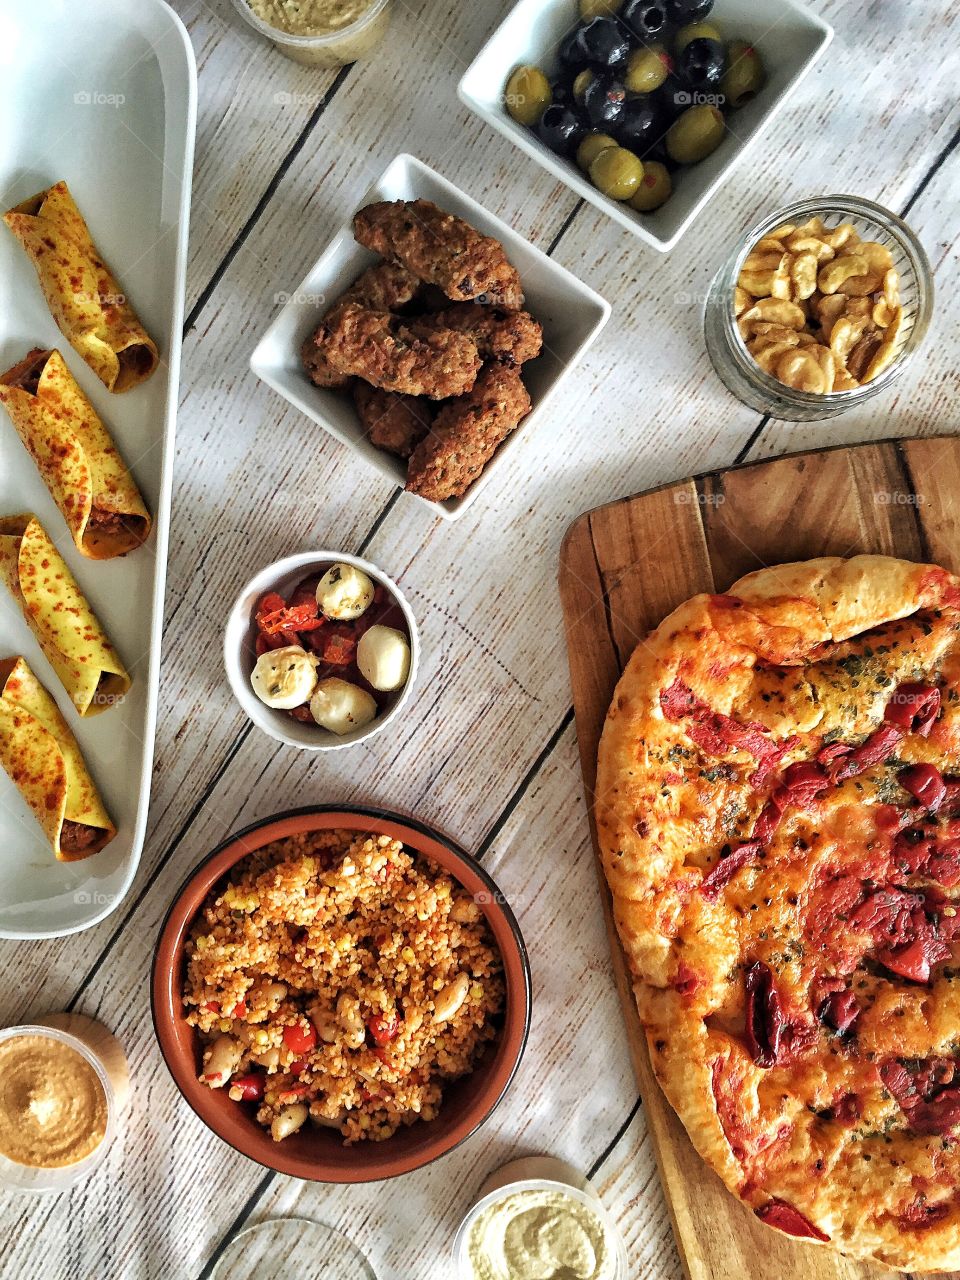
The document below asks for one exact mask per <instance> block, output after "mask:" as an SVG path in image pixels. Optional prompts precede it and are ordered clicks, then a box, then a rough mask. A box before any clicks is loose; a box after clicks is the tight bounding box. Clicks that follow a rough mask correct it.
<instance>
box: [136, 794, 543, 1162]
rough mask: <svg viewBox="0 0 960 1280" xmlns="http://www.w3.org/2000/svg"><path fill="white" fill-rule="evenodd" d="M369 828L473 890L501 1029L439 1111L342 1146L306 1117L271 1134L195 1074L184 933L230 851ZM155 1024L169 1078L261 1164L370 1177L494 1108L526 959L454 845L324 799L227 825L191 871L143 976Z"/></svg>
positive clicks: (508, 918)
mask: <svg viewBox="0 0 960 1280" xmlns="http://www.w3.org/2000/svg"><path fill="white" fill-rule="evenodd" d="M330 829H340V830H348V831H375V832H378V833H383V834H385V835H388V836H392V837H394V838H396V839H398V840H402V841H403V843H404V844H405V845H407V846H408V848H410V849H412V850H414V851H415V852H417V853H421V854H424V855H426V856H427V857H428V858H431V859H432V860H433V861H434V862H435V863H436V864H437V865H438V866H439V867H441V868H442V869H443V870H444V871H446V872H447V873H448V874H449V875H451V876H453V877H454V879H456V880H457V881H458V882H459V883H460V884H462V885H463V886H464V887H465V888H467V889H468V890H469V891H470V892H471V893H472V894H473V895H474V897H475V899H476V901H477V903H478V905H479V906H480V909H481V910H482V911H483V913H484V915H485V916H486V918H487V922H488V923H489V925H490V929H491V931H492V933H493V936H494V939H495V941H496V944H497V947H498V948H499V950H500V954H501V956H502V957H503V965H504V973H505V978H506V991H507V994H506V1008H505V1014H504V1022H503V1027H502V1029H501V1031H500V1034H499V1036H498V1038H497V1039H496V1040H495V1041H493V1042H492V1043H491V1044H490V1045H489V1046H488V1048H487V1050H486V1051H485V1053H484V1055H483V1057H482V1058H481V1059H480V1061H479V1062H478V1064H477V1066H476V1067H475V1068H474V1070H473V1071H472V1072H471V1074H470V1075H467V1076H464V1077H463V1078H462V1079H460V1080H456V1081H454V1082H452V1083H451V1084H449V1085H447V1086H446V1087H445V1088H444V1092H443V1101H442V1103H441V1106H440V1113H439V1115H438V1116H437V1118H436V1119H435V1120H432V1121H423V1122H418V1123H416V1124H413V1125H410V1126H409V1127H406V1126H405V1127H403V1128H402V1129H400V1130H399V1131H398V1132H397V1133H395V1134H394V1136H393V1137H392V1138H388V1139H387V1140H386V1141H385V1142H362V1143H359V1144H357V1145H356V1146H351V1147H346V1146H344V1145H343V1138H342V1137H341V1136H340V1134H339V1133H337V1132H336V1131H334V1130H330V1129H322V1128H318V1127H313V1126H308V1127H305V1128H304V1129H303V1130H301V1131H300V1132H298V1133H295V1134H292V1135H291V1136H290V1137H289V1138H284V1140H283V1141H282V1142H274V1141H273V1139H272V1138H271V1137H270V1134H269V1132H268V1131H267V1130H266V1129H264V1128H262V1127H261V1126H260V1125H258V1124H257V1122H256V1119H255V1118H254V1109H253V1108H252V1107H251V1106H249V1105H248V1104H244V1103H242V1102H233V1101H231V1099H230V1098H229V1097H228V1096H227V1093H226V1090H224V1089H209V1088H207V1086H206V1085H202V1084H200V1082H199V1081H198V1080H197V1074H198V1072H199V1070H200V1057H201V1046H200V1038H199V1036H198V1034H197V1032H196V1031H195V1030H194V1028H193V1027H190V1026H188V1025H187V1022H186V1018H185V1017H184V1008H183V1004H182V1001H181V992H182V990H183V979H184V972H185V967H186V966H185V959H184V950H183V949H184V943H185V941H186V938H187V935H188V933H189V930H190V925H191V924H192V922H193V919H194V917H195V916H196V914H197V912H198V911H199V909H200V907H201V906H202V904H203V901H204V899H205V898H206V896H207V894H208V893H209V892H210V890H211V889H212V888H213V887H214V886H215V885H216V884H217V882H218V881H220V880H222V879H223V878H224V877H225V876H226V874H227V873H228V872H229V871H230V869H231V868H232V867H233V866H234V864H235V863H237V862H239V861H240V859H241V858H243V857H245V856H246V855H247V854H249V853H252V852H253V851H254V850H256V849H260V848H262V847H263V846H264V845H266V844H269V843H270V842H271V841H273V840H281V839H284V838H285V837H288V836H292V835H296V834H298V833H300V832H303V831H326V830H330ZM151 1002H152V1007H153V1024H154V1027H155V1029H156V1033H157V1039H158V1040H159V1042H160V1051H161V1053H162V1054H163V1057H164V1059H165V1061H166V1064H167V1066H168V1068H169V1069H170V1073H171V1075H172V1076H173V1079H174V1082H175V1083H176V1086H177V1088H178V1089H179V1090H180V1092H181V1093H182V1094H183V1096H184V1098H186V1100H187V1102H188V1103H189V1104H190V1106H191V1107H192V1108H193V1110H194V1111H195V1112H196V1113H197V1115H198V1116H199V1117H200V1119H201V1120H202V1121H203V1122H204V1124H206V1125H207V1126H208V1128H210V1129H212V1130H213V1132H214V1133H215V1134H217V1135H218V1137H220V1138H222V1139H223V1140H224V1142H228V1143H229V1144H230V1146H232V1147H235V1148H236V1150H237V1151H239V1152H241V1153H242V1154H243V1155H245V1156H248V1157H249V1158H250V1159H251V1160H256V1161H257V1163H258V1164H261V1165H263V1166H265V1167H266V1168H268V1169H275V1170H276V1171H277V1172H278V1173H286V1174H290V1175H291V1176H292V1177H295V1178H307V1179H310V1180H312V1181H314V1182H372V1181H376V1180H378V1179H381V1178H393V1177H396V1176H397V1175H398V1174H401V1173H410V1172H411V1171H412V1170H414V1169H420V1168H422V1167H423V1166H424V1165H427V1164H430V1163H431V1162H432V1161H434V1160H436V1159H438V1158H439V1157H440V1156H442V1155H446V1153H447V1152H448V1151H452V1150H453V1148H454V1147H456V1146H458V1145H459V1144H460V1143H461V1142H463V1141H464V1139H465V1138H468V1137H469V1136H470V1134H472V1133H473V1132H474V1131H475V1130H476V1129H478V1128H479V1127H480V1125H482V1124H483V1122H484V1121H485V1120H487V1119H488V1118H489V1116H490V1115H491V1114H492V1113H493V1111H494V1109H495V1108H496V1106H497V1104H498V1103H499V1102H500V1099H501V1098H502V1097H503V1095H504V1094H505V1093H506V1090H507V1088H508V1087H509V1085H510V1081H511V1080H512V1079H513V1076H514V1074H515V1072H516V1070H517V1067H518V1066H519V1064H520V1059H521V1057H522V1056H523V1051H524V1048H525V1047H526V1042H527V1034H528V1031H529V1027H530V966H529V963H528V961H527V952H526V948H525V946H524V942H523V937H522V936H521V933H520V928H519V926H518V924H517V921H516V919H515V918H514V915H513V912H512V911H511V910H510V908H509V907H508V906H507V904H506V902H505V901H504V898H503V895H502V894H501V893H500V891H499V890H498V889H497V886H496V885H495V884H494V882H493V880H491V878H490V877H489V876H488V875H487V873H486V872H485V871H484V870H483V869H482V867H480V865H479V864H478V863H477V862H475V861H474V859H473V858H471V857H470V856H469V855H468V854H467V853H465V852H464V851H463V850H462V849H459V848H458V847H457V846H456V845H455V844H453V843H452V842H451V841H449V840H447V839H445V838H444V837H443V836H441V835H439V834H437V833H436V832H433V831H431V830H429V829H428V828H427V827H424V826H422V825H421V824H419V823H418V822H416V821H414V820H413V819H410V818H403V817H400V816H399V815H397V814H392V813H387V812H384V811H383V810H379V809H365V808H351V809H337V808H334V807H332V806H326V807H323V806H321V807H318V808H311V809H295V810H292V811H290V812H289V813H283V814H278V815H277V816H276V817H273V818H267V819H266V820H264V821H263V822H258V823H256V824H255V825H254V826H251V827H247V828H246V830H245V831H241V832H239V833H238V834H237V835H234V836H231V837H230V839H229V840H227V841H226V842H225V843H224V844H221V845H220V846H219V848H217V849H215V850H214V851H213V853H211V854H210V855H209V856H208V857H207V858H205V859H204V860H203V862H201V863H200V865H199V866H198V867H196V868H195V869H194V870H193V871H192V872H191V873H190V875H189V876H188V877H187V879H186V881H185V882H184V884H183V885H182V886H181V887H180V889H179V890H178V891H177V894H176V896H175V898H174V900H173V904H172V906H171V907H170V910H169V912H168V913H167V917H166V919H165V920H164V922H163V925H162V927H161V929H160V937H159V941H158V943H157V949H156V953H155V955H154V960H153V973H152V978H151Z"/></svg>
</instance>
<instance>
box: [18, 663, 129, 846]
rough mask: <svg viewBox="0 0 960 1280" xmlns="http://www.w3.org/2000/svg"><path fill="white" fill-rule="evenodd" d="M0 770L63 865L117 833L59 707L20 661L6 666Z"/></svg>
mask: <svg viewBox="0 0 960 1280" xmlns="http://www.w3.org/2000/svg"><path fill="white" fill-rule="evenodd" d="M0 766H2V767H3V769H4V771H5V772H6V773H7V774H8V775H9V776H10V779H11V781H12V782H13V784H14V786H15V787H16V788H17V790H18V791H19V792H20V794H21V795H22V796H23V798H24V800H26V802H27V804H28V805H29V806H30V808H31V809H32V811H33V814H34V816H35V817H36V819H37V821H38V822H39V824H40V826H41V827H42V828H43V833H44V835H45V836H46V837H47V840H49V842H50V846H51V848H52V849H53V852H54V853H55V854H56V856H57V858H58V859H59V860H60V861H61V862H76V861H79V860H80V859H81V858H87V857H89V856H90V855H91V854H93V853H98V852H99V851H100V850H101V849H102V848H103V847H104V845H105V844H108V843H109V841H111V840H112V839H113V837H114V836H115V835H116V834H117V829H116V827H115V826H114V825H113V823H112V822H111V821H110V817H109V815H108V814H107V811H106V809H105V808H104V807H103V802H102V801H101V799H100V796H99V794H98V793H97V788H96V786H95V784H94V782H93V779H92V778H91V777H90V774H89V773H88V772H87V767H86V765H85V764H84V762H83V756H82V755H81V754H80V748H79V746H78V745H77V741H76V739H75V738H74V736H73V734H72V733H71V732H70V729H69V728H68V726H67V722H66V720H64V718H63V716H62V715H61V713H60V709H59V707H58V706H57V704H56V703H55V702H54V700H53V698H51V697H50V694H49V693H47V691H46V689H45V688H44V687H43V685H42V684H41V683H40V681H39V680H38V679H37V677H36V676H35V675H34V674H33V672H32V671H31V670H30V668H29V666H28V665H27V663H26V662H25V660H24V659H23V658H20V657H15V658H5V659H3V660H2V661H0Z"/></svg>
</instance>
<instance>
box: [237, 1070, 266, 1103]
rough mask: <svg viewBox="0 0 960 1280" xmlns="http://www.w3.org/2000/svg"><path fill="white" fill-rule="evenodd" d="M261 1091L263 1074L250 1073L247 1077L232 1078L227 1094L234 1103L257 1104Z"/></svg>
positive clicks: (260, 1072) (259, 1072)
mask: <svg viewBox="0 0 960 1280" xmlns="http://www.w3.org/2000/svg"><path fill="white" fill-rule="evenodd" d="M263 1089H264V1075H263V1072H262V1071H251V1073H250V1074H249V1075H247V1076H234V1078H233V1079H232V1080H231V1081H230V1089H229V1094H230V1097H231V1098H232V1099H233V1101H234V1102H259V1101H260V1100H261V1098H262V1097H263Z"/></svg>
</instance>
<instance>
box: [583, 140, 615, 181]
mask: <svg viewBox="0 0 960 1280" xmlns="http://www.w3.org/2000/svg"><path fill="white" fill-rule="evenodd" d="M616 145H617V144H616V142H614V140H613V138H611V137H610V135H609V133H588V134H587V136H586V137H585V138H584V140H583V141H582V142H581V143H580V145H579V147H577V164H578V165H579V166H580V168H581V169H582V170H583V171H584V173H586V172H587V171H588V170H589V168H590V166H591V165H592V164H593V162H594V160H596V158H597V156H598V155H599V154H600V152H601V151H607V150H608V149H609V148H610V147H615V146H616Z"/></svg>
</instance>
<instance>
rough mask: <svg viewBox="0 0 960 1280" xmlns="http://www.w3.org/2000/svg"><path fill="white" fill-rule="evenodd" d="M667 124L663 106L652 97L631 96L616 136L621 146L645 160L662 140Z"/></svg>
mask: <svg viewBox="0 0 960 1280" xmlns="http://www.w3.org/2000/svg"><path fill="white" fill-rule="evenodd" d="M667 124H668V121H667V119H666V116H665V115H664V113H663V110H662V108H661V107H660V105H659V103H657V102H655V101H654V99H653V98H652V97H650V96H648V97H645V98H631V99H630V101H629V102H628V103H627V105H626V109H625V110H624V113H623V115H622V116H621V118H620V122H619V124H618V125H617V128H616V130H615V136H616V139H617V141H618V142H619V143H620V145H621V147H626V148H627V150H628V151H632V152H633V153H634V154H635V155H638V156H640V158H641V159H642V160H645V159H646V158H647V157H648V156H649V155H650V154H651V153H652V152H653V150H654V148H655V147H657V145H658V144H659V143H661V142H662V139H663V137H664V135H665V134H666V131H667Z"/></svg>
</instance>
